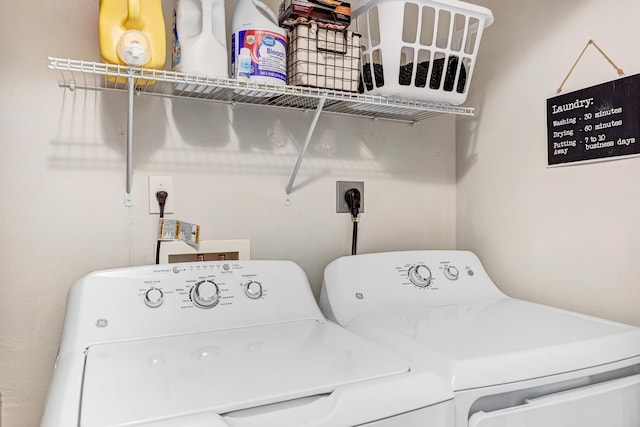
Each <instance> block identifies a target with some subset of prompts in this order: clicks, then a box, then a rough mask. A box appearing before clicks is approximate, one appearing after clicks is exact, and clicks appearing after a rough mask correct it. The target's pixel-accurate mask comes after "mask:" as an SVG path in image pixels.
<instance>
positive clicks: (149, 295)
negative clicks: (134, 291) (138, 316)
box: [144, 288, 164, 308]
mask: <svg viewBox="0 0 640 427" xmlns="http://www.w3.org/2000/svg"><path fill="white" fill-rule="evenodd" d="M163 302H164V293H163V292H162V291H161V290H160V289H158V288H150V289H147V291H146V292H145V293H144V303H145V304H146V305H147V307H151V308H157V307H160V306H161V305H162V303H163Z"/></svg>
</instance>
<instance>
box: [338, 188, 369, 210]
mask: <svg viewBox="0 0 640 427" xmlns="http://www.w3.org/2000/svg"><path fill="white" fill-rule="evenodd" d="M352 188H355V189H357V190H358V191H360V213H363V212H364V182H363V181H336V213H351V210H350V209H349V205H347V201H346V200H345V199H344V195H345V193H346V192H347V191H349V190H351V189H352Z"/></svg>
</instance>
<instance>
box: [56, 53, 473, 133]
mask: <svg viewBox="0 0 640 427" xmlns="http://www.w3.org/2000/svg"><path fill="white" fill-rule="evenodd" d="M49 69H52V70H58V71H60V74H61V81H60V83H59V85H60V86H61V87H66V88H68V89H70V90H76V89H85V90H100V91H108V90H114V91H126V90H128V81H129V79H130V78H133V79H134V80H133V81H134V84H135V91H136V93H138V94H145V95H155V96H162V97H170V98H188V99H199V100H207V101H214V102H221V103H228V104H248V105H258V106H269V107H278V108H287V109H294V110H315V109H317V107H318V105H319V103H320V100H321V99H324V105H323V108H322V111H323V112H324V113H333V114H340V115H348V116H355V117H367V118H371V119H384V120H394V121H402V122H410V123H414V122H418V121H421V120H424V119H426V118H429V117H433V116H436V115H439V114H458V115H465V116H473V115H474V109H473V108H471V107H460V106H454V105H449V104H443V103H437V102H428V101H421V100H413V99H404V98H387V97H381V96H373V95H362V94H355V93H351V92H341V91H335V90H329V89H317V88H309V87H301V86H289V85H287V86H285V85H272V84H264V83H255V82H243V81H238V80H235V79H227V78H217V77H207V76H200V75H196V74H186V73H179V72H174V71H165V70H153V69H148V68H138V67H128V66H121V65H114V64H106V63H99V62H90V61H82V60H73V59H62V58H54V57H49Z"/></svg>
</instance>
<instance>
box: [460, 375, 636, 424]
mask: <svg viewBox="0 0 640 427" xmlns="http://www.w3.org/2000/svg"><path fill="white" fill-rule="evenodd" d="M638 402H640V375H634V376H631V377H626V378H621V379H619V380H614V381H609V382H606V383H601V384H597V385H593V386H587V387H581V388H578V389H575V390H570V391H565V392H561V393H555V394H551V395H548V396H544V397H540V398H537V399H531V400H528V401H526V403H525V404H524V405H520V406H515V407H511V408H507V409H501V410H498V411H493V412H477V413H475V414H473V415H472V416H471V418H469V427H522V426H544V427H602V426H615V427H637V426H639V425H640V405H638Z"/></svg>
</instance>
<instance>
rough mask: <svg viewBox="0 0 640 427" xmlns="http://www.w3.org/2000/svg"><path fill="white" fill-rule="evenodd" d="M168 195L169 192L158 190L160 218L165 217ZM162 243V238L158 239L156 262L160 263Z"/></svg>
mask: <svg viewBox="0 0 640 427" xmlns="http://www.w3.org/2000/svg"><path fill="white" fill-rule="evenodd" d="M167 197H169V193H167V192H166V191H164V190H160V191H158V192H156V200H157V201H158V206H159V207H160V218H164V204H165V203H166V202H167ZM160 243H161V240H160V239H158V241H157V242H156V264H160Z"/></svg>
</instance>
